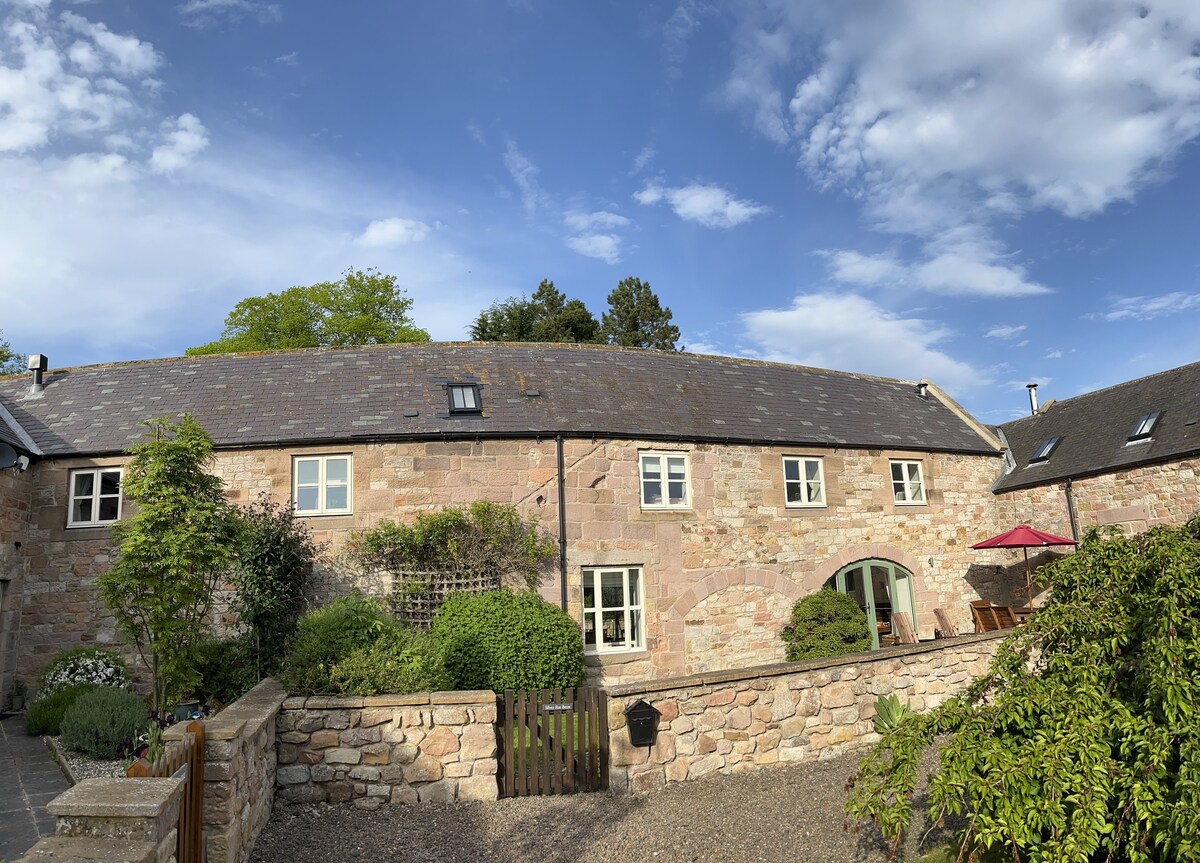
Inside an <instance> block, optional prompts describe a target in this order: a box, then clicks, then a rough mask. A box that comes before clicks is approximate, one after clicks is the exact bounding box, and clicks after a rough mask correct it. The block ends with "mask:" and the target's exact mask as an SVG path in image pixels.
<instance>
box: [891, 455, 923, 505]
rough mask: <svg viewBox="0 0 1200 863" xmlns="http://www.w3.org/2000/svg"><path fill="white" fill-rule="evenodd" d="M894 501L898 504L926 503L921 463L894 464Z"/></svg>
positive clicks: (904, 462)
mask: <svg viewBox="0 0 1200 863" xmlns="http://www.w3.org/2000/svg"><path fill="white" fill-rule="evenodd" d="M892 499H893V500H895V501H896V503H903V504H918V503H925V480H924V478H923V477H922V476H921V463H920V462H919V461H894V462H892Z"/></svg>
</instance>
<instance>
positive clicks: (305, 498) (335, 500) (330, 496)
mask: <svg viewBox="0 0 1200 863" xmlns="http://www.w3.org/2000/svg"><path fill="white" fill-rule="evenodd" d="M351 476H353V470H352V463H351V459H350V456H348V455H306V456H296V457H294V458H293V459H292V501H293V506H295V508H296V512H297V513H298V514H299V515H341V514H345V513H348V512H352V511H353V507H354V501H353V495H352V493H351V491H352V489H351V483H350V477H351Z"/></svg>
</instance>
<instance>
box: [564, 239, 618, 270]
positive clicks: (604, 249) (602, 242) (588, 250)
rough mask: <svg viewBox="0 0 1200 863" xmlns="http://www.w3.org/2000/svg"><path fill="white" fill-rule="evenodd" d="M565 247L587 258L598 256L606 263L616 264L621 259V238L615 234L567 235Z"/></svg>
mask: <svg viewBox="0 0 1200 863" xmlns="http://www.w3.org/2000/svg"><path fill="white" fill-rule="evenodd" d="M567 248H569V249H570V250H571V251H573V252H578V253H579V254H581V255H583V256H585V257H588V258H599V259H600V260H601V261H604V262H605V263H606V264H616V263H619V262H620V260H621V238H620V237H618V236H617V235H616V234H580V235H578V236H574V237H567Z"/></svg>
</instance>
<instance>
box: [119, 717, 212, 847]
mask: <svg viewBox="0 0 1200 863" xmlns="http://www.w3.org/2000/svg"><path fill="white" fill-rule="evenodd" d="M125 775H126V776H131V777H140V776H157V777H172V778H178V779H182V780H183V800H181V801H180V803H179V824H178V826H177V829H178V831H179V833H178V841H177V843H176V846H175V859H176V861H178V863H204V859H205V853H204V723H203V722H190V723H188V726H187V729H186V731H185V732H184V735H183V741H182V742H174V741H172V742H171V743H168V744H167V751H166V753H165V754H164V755H163V757H162V758H161V759H160V760H159V761H157V762H155V763H154V764H150V765H147V764H146V762H145V761H144V760H143V761H136V762H134V763H133V764H131V765H130V766H129V768H128V769H127V770H126V771H125Z"/></svg>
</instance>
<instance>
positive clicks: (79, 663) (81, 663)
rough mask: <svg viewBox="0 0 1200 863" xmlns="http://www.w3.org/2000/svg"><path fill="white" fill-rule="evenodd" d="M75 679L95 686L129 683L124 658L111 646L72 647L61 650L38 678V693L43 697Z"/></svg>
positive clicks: (71, 683) (70, 684)
mask: <svg viewBox="0 0 1200 863" xmlns="http://www.w3.org/2000/svg"><path fill="white" fill-rule="evenodd" d="M76 683H91V684H93V685H95V686H118V687H123V686H128V685H129V670H128V669H127V668H126V667H125V661H124V660H123V659H121V657H120V656H119V655H117V654H116V653H114V652H113V651H111V650H104V649H102V648H98V647H74V648H72V649H71V650H67V651H64V652H62V653H60V654H59V655H58V656H57V657H56V658H55V660H54V661H53V662H51V663H50V664H49V665H47V666H46V667H45V669H43V670H42V674H41V676H40V677H39V678H38V697H39V698H45V697H46V696H48V695H53V694H54V693H55V692H57V691H58V690H60V689H65V688H66V687H68V686H73V685H74V684H76Z"/></svg>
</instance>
